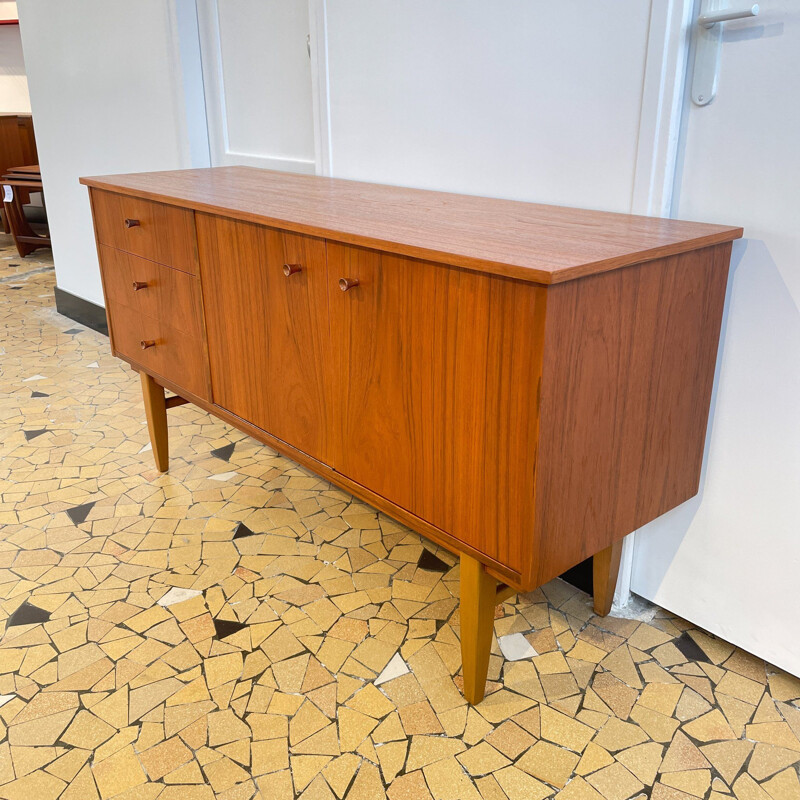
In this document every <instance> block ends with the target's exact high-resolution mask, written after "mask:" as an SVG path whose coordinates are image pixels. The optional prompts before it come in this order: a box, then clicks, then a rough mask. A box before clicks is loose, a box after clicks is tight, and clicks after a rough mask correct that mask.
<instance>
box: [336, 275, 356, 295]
mask: <svg viewBox="0 0 800 800" xmlns="http://www.w3.org/2000/svg"><path fill="white" fill-rule="evenodd" d="M359 283H360V281H359V280H358V278H339V288H340V289H341V290H342V291H343V292H346V291H348V290H349V289H352V288H353V287H354V286H358V284H359Z"/></svg>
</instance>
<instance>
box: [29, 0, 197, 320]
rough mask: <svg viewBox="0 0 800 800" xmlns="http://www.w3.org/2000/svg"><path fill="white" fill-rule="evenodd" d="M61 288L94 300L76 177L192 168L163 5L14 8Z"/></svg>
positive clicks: (168, 11)
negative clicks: (18, 18) (17, 10)
mask: <svg viewBox="0 0 800 800" xmlns="http://www.w3.org/2000/svg"><path fill="white" fill-rule="evenodd" d="M19 16H20V30H21V33H22V42H23V47H24V51H25V65H26V69H27V74H28V83H29V88H30V94H31V105H32V108H33V116H34V124H35V129H36V139H37V147H38V150H39V162H40V165H41V168H42V178H43V182H44V187H45V195H46V198H47V207H48V217H49V222H50V228H51V233H52V238H53V255H54V259H55V264H56V280H57V282H58V285H59V287H60V288H62V289H64V290H65V291H67V292H70V293H72V294H75V295H77V296H79V297H82V298H84V299H86V300H89V301H91V302H94V303H98V304H102V303H103V295H102V289H101V285H100V273H99V269H98V264H97V254H96V250H95V243H94V235H93V233H92V222H91V215H90V210H89V200H88V190H87V189H86V187H84V186H81V185H79V183H78V178H79V177H80V176H82V175H98V174H104V173H115V172H140V171H147V170H159V169H180V168H184V167H188V166H191V153H190V146H189V138H188V135H187V127H186V117H185V114H186V107H185V103H184V100H183V89H182V82H181V71H180V64H179V61H178V45H177V41H178V37H177V35H176V32H175V25H176V22H175V12H174V8H173V6H172V4H171V3H166V2H163V0H137V2H135V3H131V2H129V0H72V1H71V2H69V3H65V2H63V0H35V2H24V3H20V5H19Z"/></svg>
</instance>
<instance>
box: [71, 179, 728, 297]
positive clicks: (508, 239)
mask: <svg viewBox="0 0 800 800" xmlns="http://www.w3.org/2000/svg"><path fill="white" fill-rule="evenodd" d="M81 180H82V182H83V183H85V184H86V185H88V186H93V187H98V188H104V189H108V190H111V191H115V192H119V191H124V192H125V193H127V194H130V195H135V196H136V197H142V198H149V199H151V200H158V201H160V202H163V203H169V204H171V205H178V206H184V207H186V208H192V209H195V210H200V211H208V212H211V213H218V214H223V215H225V216H230V217H233V218H236V219H239V220H247V221H251V222H260V223H264V224H267V225H273V226H275V227H279V228H283V229H285V230H289V231H294V232H299V233H308V234H313V235H315V236H322V237H326V238H328V239H330V240H334V241H337V242H343V243H350V244H357V245H364V246H367V247H374V248H378V249H381V250H384V251H386V252H391V253H396V254H400V255H406V256H414V257H417V258H422V259H427V260H431V261H438V262H441V263H445V264H450V265H454V266H461V267H465V268H468V269H473V270H478V271H485V272H491V273H495V274H499V275H505V276H510V277H516V278H519V279H521V280H526V281H533V282H537V283H544V284H550V283H559V282H561V281H566V280H570V279H573V278H576V277H580V276H582V275H591V274H595V273H598V272H604V271H607V270H611V269H616V268H619V267H624V266H628V265H631V264H635V263H639V262H642V261H648V260H652V259H656V258H661V257H664V256H669V255H673V254H676V253H681V252H686V251H688V250H694V249H697V248H698V247H703V246H706V245H711V244H716V243H720V242H725V241H730V240H732V239H736V238H739V237H740V236H741V235H742V229H741V228H734V227H729V226H724V225H706V224H701V223H695V222H681V221H678V220H670V219H657V218H651V217H639V216H632V215H627V214H611V213H608V212H602V211H587V210H581V209H574V208H564V207H559V206H547V205H539V204H535V203H523V202H517V201H512V200H499V199H492V198H485V197H473V196H467V195H456V194H446V193H443V192H431V191H425V190H420V189H406V188H400V187H395V186H382V185H378V184H370V183H360V182H357V181H346V180H339V179H334V178H322V177H317V176H311V175H296V174H291V173H286V172H274V171H269V170H261V169H256V168H252V167H217V168H214V169H197V170H178V171H172V172H148V173H139V174H130V175H108V176H104V177H95V178H83V179H81ZM95 206H96V209H95V213H96V214H98V219H99V217H100V213H99V212H102V211H103V206H102V204H97V203H96V204H95ZM134 236H135V234H134ZM100 239H101V241H104V242H105V243H107V244H114V245H115V246H118V247H122V245H120V244H115V242H111V241H106V240H105V239H104V238H103V236H100ZM122 249H129V248H124V247H123V248H122ZM132 252H138V251H132ZM138 254H139V255H144V256H146V257H152V256H148V255H147V253H141V252H139V253H138ZM154 260H157V261H158V260H161V259H158V258H154ZM164 263H166V262H164ZM173 266H177V265H176V264H173Z"/></svg>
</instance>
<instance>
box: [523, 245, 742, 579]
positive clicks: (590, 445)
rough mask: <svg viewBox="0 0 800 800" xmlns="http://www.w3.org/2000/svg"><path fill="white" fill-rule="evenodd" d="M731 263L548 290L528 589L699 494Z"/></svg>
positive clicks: (697, 257)
mask: <svg viewBox="0 0 800 800" xmlns="http://www.w3.org/2000/svg"><path fill="white" fill-rule="evenodd" d="M730 252H731V245H730V244H729V243H727V244H722V245H716V246H714V247H707V248H703V249H700V250H695V251H692V252H689V253H683V254H681V255H678V256H671V257H669V258H664V259H659V260H657V261H651V262H647V263H644V264H638V265H635V266H632V267H628V268H626V269H621V270H617V271H615V272H609V273H605V274H602V275H595V276H591V277H587V278H583V279H578V280H575V281H571V282H568V283H564V284H560V285H557V286H552V287H549V288H548V290H547V292H548V300H547V323H546V331H545V356H544V368H543V376H542V399H541V423H540V424H541V429H540V438H539V445H540V446H539V460H538V465H539V468H538V472H537V484H536V501H537V504H536V531H537V537H536V538H537V544H538V553H536V552H534V554H533V562H532V564H531V568H530V575H531V578H532V579H531V581H530V583H531V585H540V584H541V583H544V582H546V581H548V580H550V579H551V578H553V577H555V576H556V575H558V574H560V573H562V572H564V571H565V570H567V569H569V568H570V567H572V566H574V565H575V564H577V563H579V562H580V561H582V560H583V559H584V558H588V557H589V556H591V555H594V554H595V553H596V552H598V551H599V550H602V549H603V548H605V547H608V546H609V545H610V544H611V543H612V542H614V541H616V540H617V539H620V538H621V537H623V536H625V535H626V534H628V533H630V532H631V531H633V530H634V529H636V528H638V527H640V526H642V525H644V524H645V523H647V522H649V521H650V520H652V519H654V518H655V517H657V516H659V515H661V514H663V513H665V512H666V511H668V510H669V509H671V508H674V507H675V506H677V505H679V504H680V503H682V502H684V501H685V500H688V499H689V498H690V497H692V496H693V495H695V494H696V493H697V490H698V484H699V480H700V467H701V464H702V459H703V445H704V441H705V432H706V426H707V422H708V412H709V404H710V400H711V388H712V383H713V379H714V366H715V363H716V357H717V348H718V344H719V333H720V325H721V321H722V310H723V304H724V300H725V288H726V284H727V275H728V264H729V261H730Z"/></svg>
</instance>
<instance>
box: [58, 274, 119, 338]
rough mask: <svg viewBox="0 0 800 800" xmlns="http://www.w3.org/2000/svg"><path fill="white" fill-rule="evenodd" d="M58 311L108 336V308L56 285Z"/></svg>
mask: <svg viewBox="0 0 800 800" xmlns="http://www.w3.org/2000/svg"><path fill="white" fill-rule="evenodd" d="M54 293H55V296H56V311H58V313H59V314H63V315H64V316H65V317H69V318H70V319H74V320H75V322H80V324H81V325H85V326H86V327H87V328H91V329H92V330H93V331H97V332H98V333H103V334H105V335H106V336H108V323H107V322H106V310H105V309H104V308H103V306H98V305H97V304H96V303H91V302H89V301H88V300H84V299H83V298H82V297H77V296H76V295H74V294H70V293H69V292H65V291H64V290H63V289H59V288H58V286H56V287H55V289H54Z"/></svg>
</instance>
